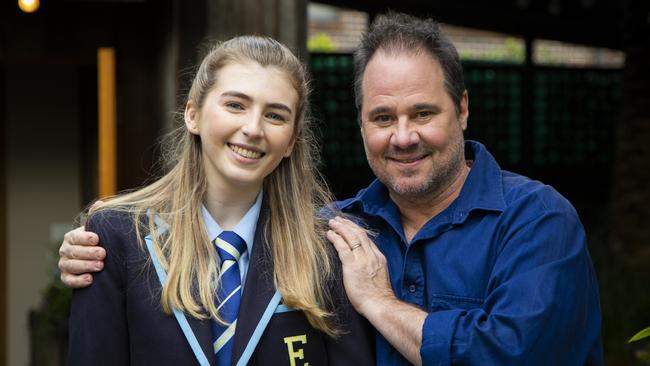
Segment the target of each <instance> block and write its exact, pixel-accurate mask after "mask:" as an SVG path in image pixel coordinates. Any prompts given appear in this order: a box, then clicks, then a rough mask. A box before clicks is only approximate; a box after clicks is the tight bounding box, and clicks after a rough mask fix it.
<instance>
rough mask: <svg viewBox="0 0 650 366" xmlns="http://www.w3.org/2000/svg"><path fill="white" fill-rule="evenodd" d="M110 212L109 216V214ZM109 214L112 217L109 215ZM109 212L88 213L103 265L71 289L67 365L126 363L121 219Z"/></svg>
mask: <svg viewBox="0 0 650 366" xmlns="http://www.w3.org/2000/svg"><path fill="white" fill-rule="evenodd" d="M109 215H110V216H109ZM111 216H112V217H111ZM115 218H116V217H115V216H113V215H112V214H110V213H99V214H95V215H93V216H92V217H91V219H90V220H89V221H88V223H87V225H86V230H88V231H92V232H95V233H97V235H99V242H100V244H101V245H102V246H103V247H104V248H106V252H107V255H106V260H105V261H104V269H103V270H102V271H101V272H99V273H96V274H94V275H93V283H92V285H90V286H89V287H87V288H83V289H77V290H74V293H73V296H72V306H71V310H70V320H69V329H70V330H69V337H70V338H69V346H68V347H69V348H68V364H69V365H128V364H129V336H128V329H127V320H126V315H125V290H124V289H125V276H126V268H125V266H126V265H125V261H124V258H125V256H124V253H123V250H122V249H123V248H124V235H122V234H123V233H124V232H127V231H128V230H127V229H128V228H125V227H124V221H122V222H120V220H116V219H115Z"/></svg>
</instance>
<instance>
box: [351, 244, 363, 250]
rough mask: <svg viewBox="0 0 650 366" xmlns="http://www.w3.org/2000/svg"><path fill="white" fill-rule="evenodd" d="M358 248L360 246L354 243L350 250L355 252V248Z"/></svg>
mask: <svg viewBox="0 0 650 366" xmlns="http://www.w3.org/2000/svg"><path fill="white" fill-rule="evenodd" d="M360 246H361V243H356V244H354V245H352V246H351V247H350V250H355V249H357V248H358V247H360Z"/></svg>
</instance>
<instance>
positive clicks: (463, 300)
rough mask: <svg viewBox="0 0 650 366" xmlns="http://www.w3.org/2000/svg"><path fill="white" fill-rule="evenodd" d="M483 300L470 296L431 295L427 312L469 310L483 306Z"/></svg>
mask: <svg viewBox="0 0 650 366" xmlns="http://www.w3.org/2000/svg"><path fill="white" fill-rule="evenodd" d="M483 301H484V299H482V298H477V297H470V296H459V295H449V294H433V295H431V297H430V300H429V311H431V312H433V311H443V310H457V309H462V310H470V309H476V308H480V307H482V306H483Z"/></svg>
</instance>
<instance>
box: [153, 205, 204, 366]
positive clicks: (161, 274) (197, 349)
mask: <svg viewBox="0 0 650 366" xmlns="http://www.w3.org/2000/svg"><path fill="white" fill-rule="evenodd" d="M156 219H158V216H156ZM160 221H162V220H160ZM156 223H158V220H156ZM166 229H167V228H165V229H164V230H166ZM164 230H162V231H161V230H160V227H159V232H158V234H159V235H160V233H162V232H164ZM144 241H145V243H146V244H147V250H148V251H149V255H150V256H151V262H153V265H154V267H155V268H156V274H158V279H159V280H160V285H161V286H164V285H165V280H166V278H167V273H165V270H164V269H163V268H162V266H161V265H160V261H158V256H156V251H155V250H154V248H153V243H152V242H151V237H150V236H149V235H147V236H145V237H144ZM174 316H175V317H176V321H178V324H179V325H180V326H181V330H182V331H183V334H185V338H186V339H187V341H188V342H189V344H190V347H191V348H192V351H193V352H194V356H196V359H197V361H199V364H200V365H201V366H208V365H210V362H208V359H207V358H206V357H205V354H204V353H203V349H202V348H201V345H199V341H198V340H197V339H196V336H195V335H194V332H193V331H192V328H191V327H190V324H189V323H188V322H187V318H186V317H185V314H183V313H182V312H181V311H179V310H178V309H174Z"/></svg>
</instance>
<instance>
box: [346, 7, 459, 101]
mask: <svg viewBox="0 0 650 366" xmlns="http://www.w3.org/2000/svg"><path fill="white" fill-rule="evenodd" d="M380 49H381V50H382V51H383V52H386V53H388V54H399V53H408V54H418V53H420V52H422V51H426V52H428V54H429V55H430V56H431V57H433V58H434V59H436V60H438V62H439V63H440V66H441V68H442V73H443V76H444V78H445V89H446V90H447V93H448V94H449V96H450V97H451V99H452V100H453V101H454V106H455V108H456V113H458V112H459V108H460V101H461V98H462V96H463V92H464V91H465V82H464V79H463V67H462V65H461V63H460V58H459V57H458V51H456V47H454V45H453V44H452V43H451V41H450V40H449V38H447V36H446V35H445V34H444V33H443V32H442V31H441V30H440V25H439V24H438V23H437V22H435V21H434V20H433V19H420V18H417V17H414V16H411V15H407V14H403V13H395V12H388V13H386V14H383V15H379V16H378V17H377V18H376V19H375V21H373V22H372V25H371V26H370V30H369V31H368V32H367V33H365V34H364V35H363V38H362V39H361V44H360V45H359V48H358V49H357V50H356V51H355V52H354V73H355V78H354V94H355V103H356V105H357V109H358V110H359V112H361V101H362V100H363V90H362V81H363V74H364V72H365V70H366V66H367V65H368V62H369V61H370V59H371V58H372V57H373V56H374V55H375V53H377V51H378V50H380Z"/></svg>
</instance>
